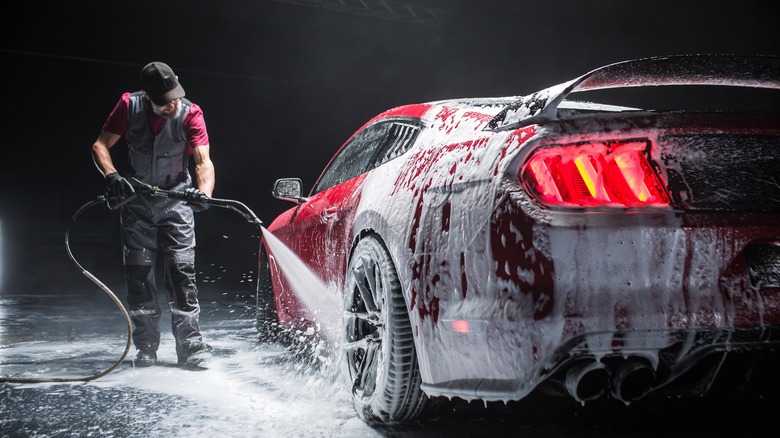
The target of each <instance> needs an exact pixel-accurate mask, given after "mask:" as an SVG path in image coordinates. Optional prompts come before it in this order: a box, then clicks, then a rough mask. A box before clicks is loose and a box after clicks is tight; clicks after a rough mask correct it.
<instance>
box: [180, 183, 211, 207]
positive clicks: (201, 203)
mask: <svg viewBox="0 0 780 438" xmlns="http://www.w3.org/2000/svg"><path fill="white" fill-rule="evenodd" d="M184 195H185V196H186V197H187V204H189V206H190V207H192V211H194V212H199V211H203V210H208V208H209V207H211V205H209V204H207V203H206V202H205V201H206V200H207V199H208V198H209V197H208V196H206V194H205V193H203V192H201V191H200V190H198V189H196V188H195V187H187V188H186V189H184Z"/></svg>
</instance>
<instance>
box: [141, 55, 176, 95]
mask: <svg viewBox="0 0 780 438" xmlns="http://www.w3.org/2000/svg"><path fill="white" fill-rule="evenodd" d="M141 88H143V90H144V91H146V94H148V95H149V98H150V99H152V102H154V103H155V104H156V105H159V106H163V105H165V104H166V103H168V102H170V101H172V100H174V99H178V98H180V97H184V88H182V87H181V84H180V83H179V80H178V79H176V74H175V73H174V72H173V70H172V69H171V68H170V67H168V64H166V63H164V62H150V63H149V64H146V66H145V67H144V69H143V70H141Z"/></svg>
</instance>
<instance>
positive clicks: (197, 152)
mask: <svg viewBox="0 0 780 438" xmlns="http://www.w3.org/2000/svg"><path fill="white" fill-rule="evenodd" d="M192 157H193V158H194V159H195V181H196V182H197V187H198V190H200V191H201V192H203V193H205V194H206V196H208V197H209V198H210V197H211V194H212V193H214V163H212V162H211V157H210V156H209V145H207V144H204V145H200V146H198V147H194V148H192Z"/></svg>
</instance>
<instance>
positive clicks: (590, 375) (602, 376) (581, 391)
mask: <svg viewBox="0 0 780 438" xmlns="http://www.w3.org/2000/svg"><path fill="white" fill-rule="evenodd" d="M610 374H611V373H610V371H609V369H608V368H607V367H606V366H604V364H602V363H601V362H599V361H596V360H591V361H587V362H581V363H578V364H575V365H573V366H572V367H571V368H569V370H568V371H567V372H566V380H565V387H566V392H568V393H569V395H571V396H572V397H573V398H574V399H575V400H577V401H578V402H580V403H585V402H588V401H592V400H596V399H598V398H600V397H601V396H603V395H604V393H605V392H606V388H607V387H608V386H609V379H610Z"/></svg>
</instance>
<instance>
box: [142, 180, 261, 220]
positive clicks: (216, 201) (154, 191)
mask: <svg viewBox="0 0 780 438" xmlns="http://www.w3.org/2000/svg"><path fill="white" fill-rule="evenodd" d="M131 180H132V185H133V186H134V187H136V188H137V189H140V190H143V191H145V192H147V193H150V194H151V195H152V196H165V197H168V198H175V199H181V200H184V201H189V202H199V203H201V204H208V205H214V206H216V207H222V208H229V209H231V210H233V211H235V212H237V213H238V214H240V215H241V216H244V218H245V219H246V220H247V221H249V223H251V224H254V225H256V226H257V227H258V228H260V229H262V226H263V221H261V220H260V219H259V218H258V217H257V215H256V214H255V213H254V212H253V211H252V210H250V209H249V207H247V206H246V205H245V204H244V203H242V202H239V201H235V200H233V199H220V198H208V197H207V198H204V199H195V200H193V199H192V197H190V196H188V195H187V193H185V192H181V191H176V190H164V189H161V188H159V187H157V186H152V185H149V184H146V183H144V182H141V181H139V180H138V179H136V178H131Z"/></svg>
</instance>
